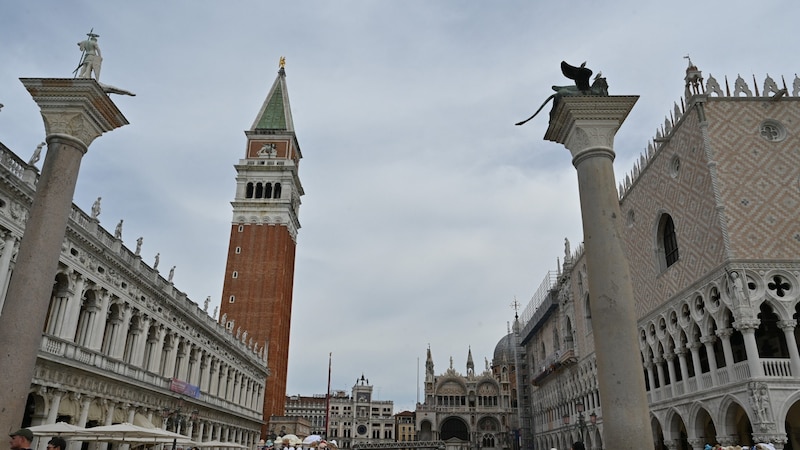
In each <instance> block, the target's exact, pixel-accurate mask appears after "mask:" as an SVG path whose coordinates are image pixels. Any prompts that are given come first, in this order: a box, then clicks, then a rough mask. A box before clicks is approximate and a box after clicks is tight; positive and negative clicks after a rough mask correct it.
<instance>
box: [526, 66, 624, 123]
mask: <svg viewBox="0 0 800 450" xmlns="http://www.w3.org/2000/svg"><path fill="white" fill-rule="evenodd" d="M561 73H563V74H564V76H565V77H567V78H569V79H570V80H574V81H575V84H574V85H570V86H553V90H554V91H556V92H555V93H554V94H553V95H551V96H550V97H547V99H545V101H544V102H543V103H542V106H540V107H539V109H537V110H536V112H535V113H533V115H532V116H530V117H528V118H527V119H525V120H523V121H522V122H517V123H515V124H514V125H524V124H525V123H527V122H528V121H529V120H531V119H533V118H534V117H536V115H537V114H539V112H540V111H541V110H542V109H543V108H544V106H545V105H546V104H547V102H549V101H550V100H553V109H551V110H550V115H551V117H552V114H553V111H555V109H556V106H558V101H559V100H560V99H561V97H572V96H576V95H608V83H607V82H606V79H605V78H603V73H602V72H597V75H595V77H594V80H593V82H592V84H591V85H590V84H589V79H590V78H591V76H592V73H593V72H592V69H589V68H588V67H586V62H585V61H584V62H583V63H582V64H581V65H580V66H579V67H575V66H572V65H569V64H567V63H566V61H561Z"/></svg>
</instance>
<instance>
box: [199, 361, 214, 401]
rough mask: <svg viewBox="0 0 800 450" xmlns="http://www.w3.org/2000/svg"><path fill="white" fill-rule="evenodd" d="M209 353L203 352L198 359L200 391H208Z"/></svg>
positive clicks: (209, 374)
mask: <svg viewBox="0 0 800 450" xmlns="http://www.w3.org/2000/svg"><path fill="white" fill-rule="evenodd" d="M210 360H211V355H210V354H208V353H204V354H203V357H202V358H201V359H200V391H201V392H205V393H208V387H209V381H210V376H211V373H210V371H211V361H210Z"/></svg>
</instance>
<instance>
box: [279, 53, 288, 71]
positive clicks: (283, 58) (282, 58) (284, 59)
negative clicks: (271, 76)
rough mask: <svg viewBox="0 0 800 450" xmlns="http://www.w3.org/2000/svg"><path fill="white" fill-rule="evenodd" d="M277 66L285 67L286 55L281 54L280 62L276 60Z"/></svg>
mask: <svg viewBox="0 0 800 450" xmlns="http://www.w3.org/2000/svg"><path fill="white" fill-rule="evenodd" d="M278 66H280V68H281V69H283V68H285V67H286V57H285V56H281V59H280V62H278Z"/></svg>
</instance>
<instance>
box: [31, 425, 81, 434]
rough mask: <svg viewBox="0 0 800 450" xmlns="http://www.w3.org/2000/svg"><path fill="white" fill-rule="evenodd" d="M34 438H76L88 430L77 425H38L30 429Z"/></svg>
mask: <svg viewBox="0 0 800 450" xmlns="http://www.w3.org/2000/svg"><path fill="white" fill-rule="evenodd" d="M28 429H29V430H31V433H33V435H34V436H51V435H54V434H55V435H56V436H75V435H76V434H79V433H80V432H82V431H85V430H86V428H83V427H79V426H77V425H70V424H68V423H66V422H56V423H46V424H44V425H36V426H35V427H28Z"/></svg>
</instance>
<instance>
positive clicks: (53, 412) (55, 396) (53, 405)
mask: <svg viewBox="0 0 800 450" xmlns="http://www.w3.org/2000/svg"><path fill="white" fill-rule="evenodd" d="M48 394H50V396H51V399H50V410H49V411H47V423H56V419H57V418H58V408H59V407H60V406H61V397H63V396H64V394H66V392H64V391H62V390H60V389H50V390H49V391H48Z"/></svg>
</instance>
